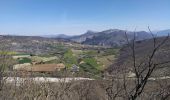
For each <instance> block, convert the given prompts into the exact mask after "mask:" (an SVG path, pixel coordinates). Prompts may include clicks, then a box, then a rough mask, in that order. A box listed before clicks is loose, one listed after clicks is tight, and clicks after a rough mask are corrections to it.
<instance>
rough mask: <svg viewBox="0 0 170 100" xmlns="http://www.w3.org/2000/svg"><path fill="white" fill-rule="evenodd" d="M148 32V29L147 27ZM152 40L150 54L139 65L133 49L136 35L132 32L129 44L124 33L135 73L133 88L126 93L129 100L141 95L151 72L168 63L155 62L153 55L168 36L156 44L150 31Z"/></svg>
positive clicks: (134, 48)
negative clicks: (132, 35)
mask: <svg viewBox="0 0 170 100" xmlns="http://www.w3.org/2000/svg"><path fill="white" fill-rule="evenodd" d="M148 29H149V31H150V28H149V27H148ZM150 33H151V35H152V38H153V49H152V50H151V52H150V54H149V55H148V57H147V58H146V59H145V60H143V61H140V63H138V64H137V57H136V51H135V50H136V47H135V43H136V34H135V32H134V37H133V39H132V41H131V42H130V41H129V39H128V37H127V34H126V33H125V36H126V39H127V42H128V46H129V47H130V49H131V51H132V53H131V54H132V60H133V69H134V73H135V76H136V77H135V86H134V88H133V89H132V90H131V91H130V92H128V98H129V100H135V99H136V98H137V97H139V96H140V95H141V93H142V92H143V90H144V88H145V86H146V84H147V82H148V79H149V77H150V76H151V74H152V73H153V71H154V70H155V68H156V67H157V66H160V65H163V64H166V63H169V62H170V61H169V60H168V61H164V62H159V63H157V62H155V61H154V57H155V54H156V53H157V51H158V50H159V49H160V48H161V46H162V45H163V44H164V43H165V42H166V41H167V40H168V38H169V35H168V36H167V37H165V38H164V39H163V41H161V42H160V43H157V39H156V37H155V35H154V34H153V33H152V32H151V31H150ZM126 88H127V86H125V89H126Z"/></svg>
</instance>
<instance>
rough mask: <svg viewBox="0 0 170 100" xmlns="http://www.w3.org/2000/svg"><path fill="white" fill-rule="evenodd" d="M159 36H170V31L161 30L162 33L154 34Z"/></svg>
mask: <svg viewBox="0 0 170 100" xmlns="http://www.w3.org/2000/svg"><path fill="white" fill-rule="evenodd" d="M154 33H155V34H156V35H157V36H167V35H168V34H170V29H167V30H161V31H156V32H154Z"/></svg>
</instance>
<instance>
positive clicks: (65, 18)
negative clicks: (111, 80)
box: [0, 0, 170, 35]
mask: <svg viewBox="0 0 170 100" xmlns="http://www.w3.org/2000/svg"><path fill="white" fill-rule="evenodd" d="M147 26H150V27H151V29H152V30H163V29H169V28H170V0H0V33H1V34H19V35H54V34H67V35H77V34H82V33H84V32H85V31H87V30H94V31H102V30H105V29H111V28H113V29H114V28H118V29H124V30H134V29H135V28H136V29H137V30H147Z"/></svg>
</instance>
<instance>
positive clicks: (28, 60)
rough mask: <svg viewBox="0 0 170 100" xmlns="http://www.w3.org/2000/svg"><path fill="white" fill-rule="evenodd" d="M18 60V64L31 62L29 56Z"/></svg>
mask: <svg viewBox="0 0 170 100" xmlns="http://www.w3.org/2000/svg"><path fill="white" fill-rule="evenodd" d="M18 62H19V64H23V63H31V62H32V61H31V59H29V58H22V59H21V60H19V61H18Z"/></svg>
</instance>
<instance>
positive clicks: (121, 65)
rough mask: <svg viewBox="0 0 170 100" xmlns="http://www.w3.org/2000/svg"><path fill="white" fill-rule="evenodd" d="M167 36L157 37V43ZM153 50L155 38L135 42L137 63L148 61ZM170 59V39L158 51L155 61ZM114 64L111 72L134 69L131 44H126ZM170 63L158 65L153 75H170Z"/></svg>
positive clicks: (110, 69)
mask: <svg viewBox="0 0 170 100" xmlns="http://www.w3.org/2000/svg"><path fill="white" fill-rule="evenodd" d="M164 39H165V37H159V38H157V39H156V45H159V43H161V41H163V40H164ZM152 50H153V39H149V40H143V41H138V42H136V44H135V53H136V55H135V56H136V64H137V65H139V64H140V63H141V62H142V61H143V62H145V63H146V61H147V59H148V55H151V52H152ZM169 59H170V39H168V40H167V41H166V43H165V44H164V45H162V46H161V48H160V49H159V50H158V51H157V52H156V54H155V56H154V59H153V63H161V62H166V61H169ZM115 62H116V63H114V64H113V65H112V66H110V68H109V69H108V71H109V73H112V74H114V73H122V72H121V71H122V70H123V69H126V70H127V72H129V71H132V72H134V70H133V67H132V66H133V60H132V50H131V49H130V48H129V46H127V45H126V46H124V47H123V48H122V49H121V50H120V55H119V57H118V59H117V60H116V61H115ZM169 66H170V63H166V64H164V65H162V66H158V67H157V68H156V70H155V71H154V73H153V74H152V75H153V76H169V75H170V73H169V72H170V67H169Z"/></svg>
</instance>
